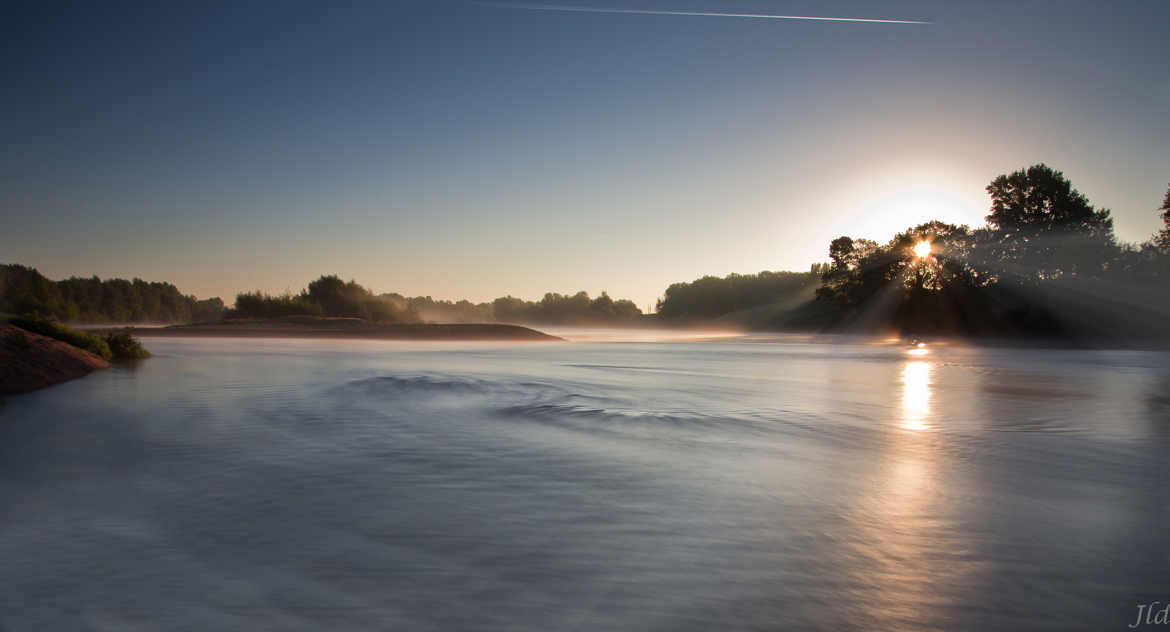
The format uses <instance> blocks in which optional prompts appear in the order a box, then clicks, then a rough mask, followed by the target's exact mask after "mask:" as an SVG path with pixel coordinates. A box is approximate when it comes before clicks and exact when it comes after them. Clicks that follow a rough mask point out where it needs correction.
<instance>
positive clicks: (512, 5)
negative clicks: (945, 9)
mask: <svg viewBox="0 0 1170 632" xmlns="http://www.w3.org/2000/svg"><path fill="white" fill-rule="evenodd" d="M476 4H479V5H482V6H486V7H496V8H498V9H523V10H525V11H569V12H573V13H625V14H632V15H685V16H700V17H714V18H744V19H756V20H811V21H816V22H870V23H874V24H932V22H928V21H926V20H883V19H877V18H830V17H823V16H817V15H776V14H773V13H719V12H716V11H670V10H656V9H611V8H605V7H580V6H569V5H559V4H521V3H516V2H477V3H476Z"/></svg>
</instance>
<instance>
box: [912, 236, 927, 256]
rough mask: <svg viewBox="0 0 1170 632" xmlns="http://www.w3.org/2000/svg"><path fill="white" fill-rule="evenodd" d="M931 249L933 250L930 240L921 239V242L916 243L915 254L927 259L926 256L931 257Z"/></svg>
mask: <svg viewBox="0 0 1170 632" xmlns="http://www.w3.org/2000/svg"><path fill="white" fill-rule="evenodd" d="M930 250H931V247H930V242H929V241H925V240H923V241H920V242H918V243H916V244H914V254H915V255H916V256H917V257H918V258H919V259H925V258H927V257H929V256H930Z"/></svg>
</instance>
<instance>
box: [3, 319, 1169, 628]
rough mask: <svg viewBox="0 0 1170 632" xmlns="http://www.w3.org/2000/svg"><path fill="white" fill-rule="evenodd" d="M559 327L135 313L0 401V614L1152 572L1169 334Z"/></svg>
mask: <svg viewBox="0 0 1170 632" xmlns="http://www.w3.org/2000/svg"><path fill="white" fill-rule="evenodd" d="M559 333H562V334H564V333H566V332H559ZM579 335H580V338H581V339H588V340H591V341H590V342H568V343H555V344H553V343H550V344H493V343H426V344H424V343H402V342H365V341H287V340H256V341H250V340H215V339H202V340H186V339H151V340H150V341H149V347H150V350H151V351H152V352H153V353H154V358H152V359H151V360H149V361H148V362H147V363H146V364H144V365H142V366H141V367H140V368H138V369H133V368H115V369H112V370H109V371H104V372H98V373H95V374H93V375H91V376H90V377H88V378H85V379H83V380H78V381H75V382H71V383H67V384H64V385H61V386H58V387H54V388H51V389H48V390H45V391H41V392H37V393H33V394H30V395H26V396H20V397H13V398H10V399H9V400H7V401H6V402H5V403H4V405H3V406H2V407H0V516H2V517H3V518H2V520H0V560H3V564H0V586H3V587H4V590H2V591H0V627H2V628H3V629H5V630H12V631H17V630H46V629H95V630H104V629H138V628H142V629H220V630H222V629H249V630H253V629H280V630H320V629H331V630H339V629H352V630H369V629H390V628H394V629H410V630H440V629H442V630H446V629H489V630H496V629H499V630H503V629H558V630H561V629H589V630H595V629H615V630H616V629H621V630H646V629H663V630H711V629H842V628H865V629H901V630H916V629H948V630H956V629H971V630H974V629H1052V630H1067V629H1121V628H1123V627H1124V626H1126V625H1127V624H1129V623H1131V622H1133V620H1134V617H1135V613H1136V607H1137V604H1139V603H1148V602H1152V601H1155V600H1159V599H1161V600H1162V601H1163V602H1165V601H1166V599H1167V597H1168V596H1170V571H1168V570H1167V569H1168V568H1170V557H1168V553H1167V552H1168V551H1170V535H1168V531H1167V529H1166V528H1165V525H1166V524H1167V518H1168V517H1170V515H1168V509H1167V508H1168V507H1170V492H1168V491H1167V489H1166V482H1167V475H1166V472H1167V467H1166V463H1167V457H1168V455H1170V396H1168V395H1167V393H1170V354H1167V353H1161V352H1134V351H1125V352H1109V351H1054V350H1015V349H975V348H965V347H959V346H939V347H932V348H929V349H928V350H927V352H926V353H922V354H919V355H913V354H911V353H909V351H910V350H909V349H907V348H905V347H903V346H901V345H877V344H858V343H855V342H851V341H839V342H840V343H839V344H827V343H826V342H825V339H806V338H800V337H780V338H766V339H764V338H752V337H743V338H736V337H725V338H723V339H719V340H704V341H688V340H670V341H661V340H659V341H657V342H597V341H596V340H604V339H606V337H605V334H604V332H597V331H591V332H579ZM639 335H642V334H639ZM569 337H570V338H572V337H573V336H569ZM611 339H612V338H611ZM642 340H645V338H642Z"/></svg>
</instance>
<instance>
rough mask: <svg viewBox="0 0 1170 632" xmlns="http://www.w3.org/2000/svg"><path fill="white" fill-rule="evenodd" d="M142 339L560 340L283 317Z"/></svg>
mask: <svg viewBox="0 0 1170 632" xmlns="http://www.w3.org/2000/svg"><path fill="white" fill-rule="evenodd" d="M130 332H131V333H132V334H133V335H135V336H138V337H142V338H148V337H149V338H157V337H196V338H353V339H370V340H501V341H534V342H540V341H545V342H551V341H559V340H563V339H562V338H559V337H557V336H550V335H549V334H546V333H544V332H540V331H537V330H535V329H530V328H528V327H521V326H519V325H497V324H476V325H465V324H448V325H429V324H393V325H388V324H378V323H371V322H369V321H365V320H362V319H359V318H285V319H280V320H247V321H225V322H222V323H208V324H197V325H173V326H170V327H141V328H139V327H135V328H132V329H130Z"/></svg>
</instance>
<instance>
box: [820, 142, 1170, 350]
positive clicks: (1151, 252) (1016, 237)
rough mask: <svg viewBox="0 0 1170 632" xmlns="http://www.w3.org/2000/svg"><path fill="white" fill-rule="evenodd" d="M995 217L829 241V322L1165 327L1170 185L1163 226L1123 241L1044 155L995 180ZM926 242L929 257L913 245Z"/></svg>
mask: <svg viewBox="0 0 1170 632" xmlns="http://www.w3.org/2000/svg"><path fill="white" fill-rule="evenodd" d="M987 192H988V194H989V195H990V196H991V209H990V213H989V214H988V215H987V217H986V221H987V224H986V225H985V226H983V227H980V228H976V229H971V228H970V227H967V226H957V225H952V224H946V223H943V222H938V221H932V222H927V223H924V224H920V225H918V226H914V227H911V228H908V229H907V230H905V231H903V232H901V233H898V234H897V235H895V236H894V238H893V239H892V240H890V241H889V242H888V243H886V244H878V243H876V242H874V241H870V240H866V239H852V238H850V237H839V238H837V239H835V240H833V242H832V243H831V244H830V245H829V258H830V260H831V262H830V264H829V266H828V268H827V269H825V270H824V271H823V274H822V287H821V288H820V289H819V290H818V292H817V294H818V300H819V301H821V302H822V304H823V305H828V306H831V309H828V310H825V309H822V310H821V313H822V314H824V321H823V322H822V323H820V324H821V325H822V326H830V327H841V328H846V329H850V328H853V329H861V330H871V329H894V330H897V331H901V332H902V333H911V334H914V333H953V334H963V335H1011V334H1027V335H1056V336H1076V335H1103V336H1112V337H1151V336H1152V337H1165V336H1166V335H1167V334H1168V333H1170V332H1167V327H1166V314H1167V313H1170V283H1168V281H1170V191H1168V192H1167V197H1166V199H1165V200H1164V201H1163V203H1162V207H1161V209H1159V210H1161V211H1162V219H1163V221H1164V223H1165V224H1166V228H1164V229H1162V230H1161V231H1160V232H1159V233H1157V234H1155V235H1154V236H1152V237H1151V238H1150V239H1149V240H1148V241H1146V242H1145V243H1142V244H1123V243H1119V242H1118V240H1117V238H1116V236H1115V235H1114V233H1113V220H1112V218H1111V217H1110V211H1109V210H1107V209H1103V208H1097V207H1094V206H1093V205H1092V204H1091V203H1090V202H1089V200H1088V199H1087V198H1086V197H1085V196H1084V195H1082V194H1081V193H1080V192H1078V191H1077V190H1076V189H1074V188H1073V187H1072V185H1071V183H1070V182H1069V181H1068V180H1067V179H1066V178H1065V177H1064V176H1063V174H1062V173H1061V172H1059V171H1056V170H1054V169H1052V168H1051V167H1049V166H1047V165H1044V164H1039V165H1034V166H1032V167H1028V168H1026V169H1021V170H1019V171H1016V172H1013V173H1011V174H1007V175H1001V176H999V177H997V178H995V179H994V180H993V181H992V182H991V184H989V185H988V187H987ZM924 241H925V242H929V243H930V244H931V252H930V254H929V255H928V256H925V257H920V256H917V255H916V254H915V252H914V247H915V245H916V244H918V243H920V242H924Z"/></svg>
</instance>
